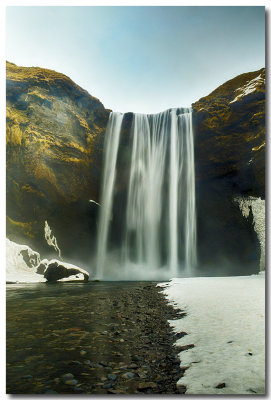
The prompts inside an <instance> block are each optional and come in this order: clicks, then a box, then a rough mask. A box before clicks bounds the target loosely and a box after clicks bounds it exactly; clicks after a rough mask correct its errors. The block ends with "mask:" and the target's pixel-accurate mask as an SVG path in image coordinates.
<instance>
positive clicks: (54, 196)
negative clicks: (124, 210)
mask: <svg viewBox="0 0 271 400" xmlns="http://www.w3.org/2000/svg"><path fill="white" fill-rule="evenodd" d="M108 115H109V111H108V110H105V109H104V107H103V105H102V103H101V102H100V101H99V100H98V99H96V98H94V97H92V96H90V95H89V94H88V93H87V92H86V91H85V90H83V89H81V88H80V87H79V86H77V85H76V84H75V83H74V82H72V81H71V79H69V78H68V77H66V76H65V75H62V74H60V73H57V72H55V71H51V70H46V69H42V68H24V67H17V66H16V65H14V64H11V63H7V139H6V140H7V235H8V237H10V238H11V239H14V240H16V239H17V240H18V237H21V236H23V237H24V238H25V239H26V240H27V241H28V242H29V244H33V242H34V245H35V248H37V250H39V251H41V250H42V248H41V247H42V246H43V245H44V250H45V249H47V245H46V242H45V240H43V236H44V232H43V229H44V221H45V220H46V219H47V220H48V222H49V225H50V226H51V227H52V228H53V232H54V234H55V235H56V236H57V238H58V240H59V245H60V247H62V248H64V253H66V254H67V253H68V255H69V248H73V249H74V247H75V246H71V247H70V245H72V243H73V242H74V241H77V242H78V241H79V240H81V241H82V247H84V245H85V246H87V247H88V251H89V248H90V247H91V243H90V241H91V240H90V239H91V233H92V234H94V231H95V229H94V228H93V226H91V225H93V224H94V225H95V215H94V214H96V211H95V210H94V211H93V206H92V208H91V204H90V203H89V200H90V199H93V200H98V197H99V187H100V179H101V170H102V149H103V139H104V133H105V129H106V124H107V119H108ZM91 217H93V218H91ZM86 237H87V239H86ZM86 240H87V241H88V244H87V243H86ZM92 242H93V241H92ZM41 243H43V245H41ZM82 252H83V251H82ZM70 255H72V254H70ZM75 256H76V255H75Z"/></svg>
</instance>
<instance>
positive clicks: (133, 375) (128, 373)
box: [122, 372, 138, 379]
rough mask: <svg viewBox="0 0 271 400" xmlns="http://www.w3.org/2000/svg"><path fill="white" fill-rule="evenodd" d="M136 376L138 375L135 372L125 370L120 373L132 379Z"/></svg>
mask: <svg viewBox="0 0 271 400" xmlns="http://www.w3.org/2000/svg"><path fill="white" fill-rule="evenodd" d="M136 376H138V375H137V374H135V373H134V372H125V374H123V375H122V377H123V378H125V379H133V378H135V377H136Z"/></svg>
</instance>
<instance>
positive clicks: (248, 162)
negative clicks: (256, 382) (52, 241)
mask: <svg viewBox="0 0 271 400" xmlns="http://www.w3.org/2000/svg"><path fill="white" fill-rule="evenodd" d="M264 77H265V70H264V69H261V70H259V71H256V72H251V73H246V74H243V75H240V76H238V77H236V78H234V79H232V80H230V81H228V82H226V83H225V84H223V85H222V86H220V87H219V88H217V89H216V90H215V91H213V92H212V93H211V94H209V95H208V96H206V97H204V98H202V99H200V100H199V101H197V102H196V103H194V104H193V105H192V106H193V125H194V131H195V163H196V196H197V214H198V243H199V260H200V267H202V266H203V265H206V266H207V267H208V266H209V265H210V266H211V269H212V272H213V270H214V268H215V263H216V262H217V263H221V260H222V259H223V257H224V256H225V255H227V261H226V262H225V264H228V266H225V271H227V272H230V273H234V272H236V265H237V264H240V265H243V271H244V273H246V272H247V273H250V272H255V264H257V260H259V258H260V256H259V251H260V249H259V245H258V241H257V238H256V234H255V232H254V230H253V228H252V226H251V221H249V220H246V219H244V218H243V217H242V214H241V212H240V210H239V207H238V204H236V203H234V202H233V198H234V197H235V196H236V195H240V194H241V195H252V196H256V197H258V196H261V197H262V198H263V197H264V170H265V160H264V156H265V138H264V132H265V122H264V119H265V109H264V105H265V86H264ZM108 116H109V111H108V110H106V109H105V108H104V107H103V105H102V104H101V102H100V101H99V100H98V99H96V98H94V97H92V96H90V95H89V94H88V93H87V92H86V91H85V90H83V89H82V88H80V87H79V86H77V85H76V84H75V83H74V82H72V81H71V80H70V79H69V78H68V77H66V76H65V75H62V74H60V73H57V72H55V71H50V70H46V69H42V68H23V67H17V66H16V65H14V64H11V63H7V236H8V238H10V239H11V240H14V241H16V242H18V243H24V244H28V245H29V246H31V247H32V248H34V249H35V250H37V251H39V252H40V253H41V254H42V256H43V257H45V256H46V257H47V256H53V254H51V255H50V249H49V247H48V246H47V244H46V241H45V240H44V223H45V220H47V221H48V223H49V225H50V227H51V228H52V230H53V235H54V236H56V237H57V241H58V245H59V247H60V249H61V251H62V254H63V257H64V258H65V259H66V260H69V261H70V262H74V263H76V264H79V265H82V266H87V265H88V263H89V260H90V258H91V254H94V249H95V240H96V234H97V214H98V206H97V205H95V203H90V202H89V200H90V199H92V200H95V201H99V190H100V183H101V173H102V162H103V155H102V153H103V143H104V133H105V130H106V125H107V120H108ZM131 119H132V114H126V115H125V118H124V126H123V134H122V136H121V142H120V143H121V144H120V147H121V148H122V152H121V154H120V159H121V160H122V162H123V165H125V166H126V167H127V165H126V164H127V157H128V156H127V154H128V153H129V151H128V150H127V146H128V145H127V140H128V139H127V138H128V136H129V135H127V132H129V127H130V125H131ZM125 132H126V134H125ZM120 165H122V163H120ZM126 167H125V168H122V173H121V174H120V175H121V177H122V178H121V179H120V180H119V182H116V187H117V188H118V187H119V188H120V189H121V188H126V180H127V176H126V175H127V174H126ZM119 204H120V203H119ZM119 208H120V209H119V210H114V212H116V213H118V212H122V210H121V207H119ZM117 231H118V227H116V235H117V234H118V232H117ZM54 255H55V254H54ZM229 265H230V267H229ZM250 266H251V267H250ZM229 268H232V269H231V270H229ZM253 268H254V269H253Z"/></svg>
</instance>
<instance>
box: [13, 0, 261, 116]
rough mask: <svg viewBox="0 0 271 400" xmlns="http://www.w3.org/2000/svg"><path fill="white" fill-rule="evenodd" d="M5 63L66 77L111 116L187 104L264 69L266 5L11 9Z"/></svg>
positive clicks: (159, 109) (156, 110) (153, 111)
mask: <svg viewBox="0 0 271 400" xmlns="http://www.w3.org/2000/svg"><path fill="white" fill-rule="evenodd" d="M6 59H7V60H8V61H11V62H14V63H15V64H17V65H20V66H39V67H44V68H50V69H54V70H56V71H58V72H62V73H64V74H66V75H68V76H69V77H70V78H71V79H72V80H73V81H75V82H76V83H77V84H78V85H80V86H81V87H83V88H84V89H86V90H87V91H88V92H89V93H90V94H91V95H93V96H95V97H98V98H99V99H100V100H101V102H102V103H103V104H104V106H105V107H106V108H110V109H112V110H113V111H121V112H127V111H133V112H142V113H155V112H159V111H163V110H165V109H167V108H170V107H182V106H190V105H191V103H193V102H195V101H197V100H198V99H199V98H200V97H202V96H205V95H207V94H209V93H210V92H211V91H212V90H214V89H215V88H216V87H217V86H219V85H221V84H222V83H224V82H225V81H227V80H228V79H231V78H233V77H234V76H236V75H239V74H241V73H244V72H249V71H255V70H258V69H260V68H262V67H264V65H265V10H264V7H255V6H254V7H246V6H243V7H224V6H218V7H183V6H179V7H175V6H174V7H166V6H155V7H140V6H139V7H131V6H130V7H123V6H122V7H108V6H102V7H94V6H89V7H64V6H61V7H41V6H37V7H32V6H31V7H27V6H23V7H17V6H16V7H7V21H6Z"/></svg>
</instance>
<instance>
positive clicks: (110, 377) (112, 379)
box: [107, 374, 117, 381]
mask: <svg viewBox="0 0 271 400" xmlns="http://www.w3.org/2000/svg"><path fill="white" fill-rule="evenodd" d="M107 378H108V379H109V380H110V381H115V380H116V379H117V375H115V374H108V375H107Z"/></svg>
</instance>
